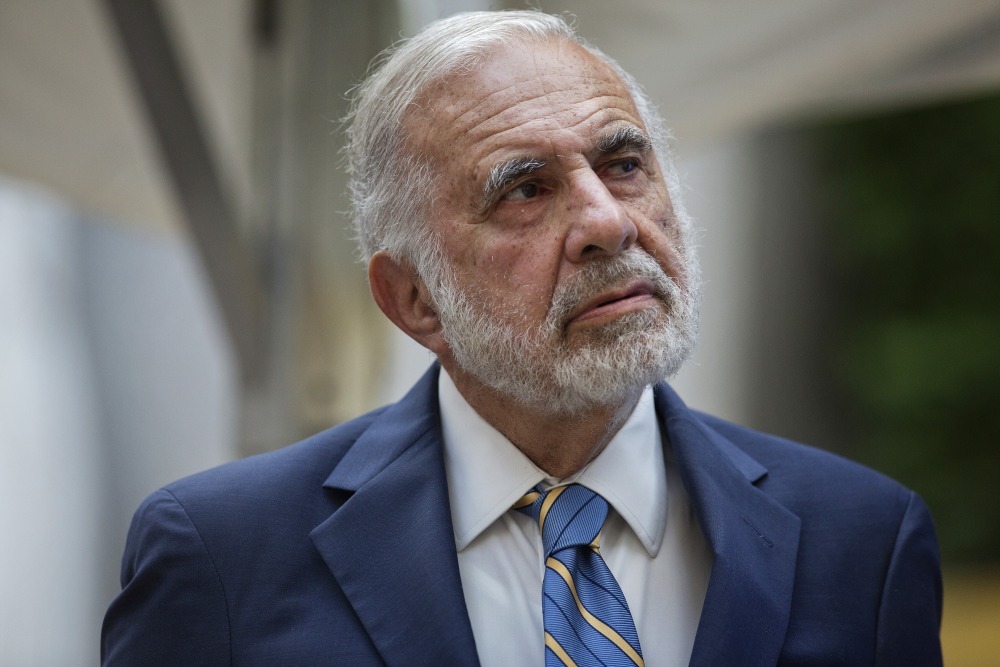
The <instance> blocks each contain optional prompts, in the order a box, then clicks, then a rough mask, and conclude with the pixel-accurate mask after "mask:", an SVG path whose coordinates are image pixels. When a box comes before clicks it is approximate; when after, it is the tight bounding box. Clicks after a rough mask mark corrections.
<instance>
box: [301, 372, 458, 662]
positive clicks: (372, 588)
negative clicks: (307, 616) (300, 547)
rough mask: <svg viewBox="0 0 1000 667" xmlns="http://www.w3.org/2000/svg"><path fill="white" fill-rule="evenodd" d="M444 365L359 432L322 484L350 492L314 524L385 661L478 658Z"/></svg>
mask: <svg viewBox="0 0 1000 667" xmlns="http://www.w3.org/2000/svg"><path fill="white" fill-rule="evenodd" d="M437 372H438V368H437V366H436V365H435V366H434V367H432V368H431V369H430V370H429V371H428V372H427V373H426V374H425V375H424V377H423V378H422V379H421V380H420V381H419V382H418V383H417V385H416V386H415V387H414V388H413V389H412V390H411V391H410V392H409V394H407V395H406V397H404V398H403V400H401V401H400V402H399V403H397V404H396V405H394V406H391V407H390V408H388V409H387V410H386V411H385V412H383V413H382V414H381V415H380V416H379V418H378V419H377V420H375V422H374V423H373V424H372V425H371V427H370V428H369V429H368V430H367V431H365V432H364V433H363V434H362V435H361V437H360V438H358V440H357V442H356V443H355V444H354V445H353V446H352V448H351V449H350V450H349V451H348V453H347V454H346V455H345V456H344V458H343V459H342V460H341V462H340V464H338V466H337V468H336V469H335V470H334V471H333V473H331V475H330V476H329V478H328V479H327V481H326V483H325V484H324V486H325V487H326V488H329V489H332V490H339V491H345V492H349V493H351V494H352V495H350V497H349V498H348V499H347V500H346V502H344V504H343V506H341V507H340V509H338V510H337V511H336V512H334V513H333V514H332V515H331V516H330V518H329V519H327V520H326V521H324V522H323V523H322V524H320V525H319V526H317V527H316V529H315V530H313V532H312V533H311V537H312V539H313V542H314V543H315V545H316V547H317V548H318V549H319V551H320V554H321V555H322V557H323V559H324V561H325V562H326V564H327V566H328V567H329V568H330V571H331V572H332V573H333V575H334V576H335V577H336V578H337V581H338V582H339V583H340V586H341V589H342V590H343V591H344V594H345V595H346V596H347V598H348V599H349V600H350V602H351V604H352V605H353V606H354V610H355V612H356V613H357V615H358V618H360V619H361V622H362V623H363V624H364V626H365V628H366V629H367V631H368V634H369V636H370V637H371V639H372V642H373V643H374V644H375V645H376V647H377V648H378V651H379V653H380V655H381V656H382V658H383V659H384V660H385V662H386V663H388V664H422V663H423V662H426V663H427V664H467V665H475V664H478V659H477V656H476V647H475V640H474V639H473V636H472V627H471V625H470V623H469V616H468V612H467V611H466V607H465V597H464V595H463V593H462V585H461V579H460V575H459V571H458V559H457V556H456V552H455V536H454V532H453V530H452V525H451V514H450V510H449V505H448V485H447V481H446V478H445V469H444V462H443V458H442V447H441V435H440V426H439V424H438V409H437V397H436V385H437ZM346 536H349V538H350V539H345V537H346Z"/></svg>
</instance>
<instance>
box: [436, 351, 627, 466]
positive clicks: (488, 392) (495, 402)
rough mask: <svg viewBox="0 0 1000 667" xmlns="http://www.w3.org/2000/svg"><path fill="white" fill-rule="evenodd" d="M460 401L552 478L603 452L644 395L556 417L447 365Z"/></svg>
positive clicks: (557, 414)
mask: <svg viewBox="0 0 1000 667" xmlns="http://www.w3.org/2000/svg"><path fill="white" fill-rule="evenodd" d="M446 370H447V371H448V375H449V376H451V379H452V381H453V382H454V383H455V387H456V388H457V389H458V391H459V393H461V394H462V397H463V398H465V400H466V401H467V402H468V403H469V405H471V406H472V408H473V409H474V410H475V411H476V412H477V413H479V415H480V416H481V417H482V418H483V419H485V420H486V421H487V422H489V423H490V424H491V425H492V426H493V427H494V428H495V429H497V430H498V431H500V432H501V433H502V434H503V435H504V436H505V437H506V438H507V439H508V440H510V441H511V442H512V443H513V444H514V446H515V447H517V448H518V449H519V450H521V452H523V453H524V455H525V456H527V457H528V458H529V459H530V460H531V462H532V463H534V464H535V465H536V466H538V467H539V468H541V469H542V470H544V471H545V472H546V473H547V474H549V475H550V476H552V477H556V478H559V479H562V478H565V477H569V476H570V475H573V474H575V473H577V472H579V471H580V470H582V469H583V468H584V466H586V465H587V464H588V463H590V462H591V461H593V460H594V458H595V457H597V455H598V454H600V453H601V452H602V451H604V448H605V447H607V446H608V443H609V442H611V439H612V438H613V437H614V436H615V434H616V433H617V432H618V431H619V429H621V427H622V425H624V424H625V422H626V421H627V420H628V418H629V416H630V415H631V414H632V410H633V409H634V408H635V405H636V403H637V402H638V400H639V396H640V395H641V394H642V387H638V388H636V389H635V390H634V391H633V392H632V393H631V394H630V395H628V396H627V397H625V399H624V400H622V401H621V402H619V403H615V404H611V405H594V406H592V407H591V408H590V409H588V410H586V411H585V412H583V413H572V414H565V413H553V412H549V411H545V410H540V409H536V408H535V407H533V406H528V405H524V404H523V403H520V402H518V401H515V400H513V399H512V398H510V397H509V396H506V395H504V394H501V393H499V392H497V391H496V390H494V389H492V388H490V387H487V386H486V385H484V384H483V383H482V382H480V381H479V380H477V379H476V378H474V377H472V376H471V375H469V374H468V373H465V372H464V371H463V370H462V369H461V368H458V367H457V366H455V365H454V364H448V365H447V366H446Z"/></svg>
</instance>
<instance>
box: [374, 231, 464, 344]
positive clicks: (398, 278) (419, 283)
mask: <svg viewBox="0 0 1000 667" xmlns="http://www.w3.org/2000/svg"><path fill="white" fill-rule="evenodd" d="M368 284H369V286H370V287H371V290H372V296H374V297H375V303H377V304H378V307H379V308H381V309H382V312H383V313H385V316H386V317H388V318H389V319H390V320H392V323H393V324H395V325H396V326H397V327H399V328H400V329H401V330H402V331H403V333H405V334H406V335H407V336H409V337H410V338H412V339H413V340H415V341H417V342H418V343H420V344H421V345H423V346H424V347H426V348H427V349H428V350H430V351H431V352H434V353H435V354H440V353H441V352H442V351H443V349H444V347H445V343H444V337H443V336H442V335H441V322H440V320H438V316H437V313H436V312H435V311H434V307H433V306H432V305H431V299H430V293H429V292H428V291H427V287H426V286H425V285H424V281H423V280H422V279H421V278H420V276H419V275H417V272H416V270H415V269H413V267H411V266H410V265H409V264H408V263H406V262H399V261H396V260H395V259H393V258H392V257H390V256H389V254H388V253H386V252H385V251H379V252H377V253H375V254H374V255H373V256H372V258H371V260H370V261H369V262H368Z"/></svg>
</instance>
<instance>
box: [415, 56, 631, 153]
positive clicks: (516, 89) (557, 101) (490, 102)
mask: <svg viewBox="0 0 1000 667" xmlns="http://www.w3.org/2000/svg"><path fill="white" fill-rule="evenodd" d="M621 122H629V123H631V124H632V125H635V126H637V127H640V128H641V127H643V124H642V119H641V118H640V116H639V113H638V111H637V109H636V105H635V102H634V100H633V98H632V95H631V91H630V90H629V89H628V87H627V86H626V85H625V84H624V82H622V80H621V79H620V78H619V76H618V75H617V73H616V72H615V71H614V70H613V69H612V68H611V67H610V66H608V65H607V64H606V63H605V62H603V61H601V60H600V59H598V58H597V57H596V56H594V55H593V54H591V53H590V52H589V51H587V50H586V49H584V48H583V47H581V46H580V45H578V44H576V43H575V42H572V41H571V40H567V39H558V40H548V41H544V42H538V43H531V44H524V45H510V46H506V47H500V48H497V49H494V50H492V51H491V52H489V53H488V54H486V55H485V56H484V57H483V59H482V60H481V61H480V62H479V63H478V64H477V66H476V67H474V68H473V69H471V70H466V71H463V72H461V73H459V74H455V75H452V76H446V77H443V78H442V79H439V80H438V81H436V82H434V83H432V84H430V85H429V86H427V88H425V90H424V91H422V93H421V94H419V95H418V96H417V98H416V100H415V101H414V103H413V105H412V106H411V107H410V109H408V111H407V116H406V125H407V126H408V127H407V129H408V130H409V132H410V136H411V140H415V141H416V142H417V143H421V144H423V146H422V147H421V148H422V149H423V150H428V149H429V150H430V152H432V153H433V152H437V149H440V148H441V147H442V141H444V142H445V144H446V145H448V146H457V145H468V146H470V147H471V146H472V145H474V144H477V143H480V142H484V141H485V142H488V143H489V144H491V149H495V148H500V147H510V148H511V149H512V150H513V149H516V148H517V147H518V146H520V147H523V148H525V149H529V148H531V144H532V143H533V142H534V141H536V140H538V139H540V138H541V137H542V136H543V135H544V134H545V133H546V132H552V131H558V130H564V129H565V130H570V131H574V130H575V131H578V132H579V133H581V134H587V135H593V134H595V133H597V132H598V131H601V129H602V127H603V126H605V125H609V124H612V123H621ZM595 140H596V138H595ZM480 147H482V146H480ZM535 148H537V146H536V147H535Z"/></svg>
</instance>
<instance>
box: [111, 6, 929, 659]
mask: <svg viewBox="0 0 1000 667" xmlns="http://www.w3.org/2000/svg"><path fill="white" fill-rule="evenodd" d="M350 140H351V145H350V160H351V175H352V193H353V195H354V205H355V222H356V225H357V231H358V234H359V237H360V239H361V244H362V250H363V253H364V255H365V256H366V258H367V259H368V271H369V280H370V284H371V289H372V294H373V295H374V297H375V300H376V302H377V303H378V305H379V307H380V308H381V309H382V311H383V312H384V313H385V314H386V316H387V317H388V318H389V319H390V320H392V322H393V323H394V324H395V325H396V326H398V327H399V328H400V329H402V330H403V331H404V332H406V333H407V334H408V335H409V336H411V337H412V338H414V339H415V340H416V341H417V342H419V343H420V344H421V345H423V346H424V347H426V348H428V349H429V350H431V351H433V352H434V354H435V355H436V356H437V358H438V360H439V362H440V364H439V365H438V364H435V366H434V367H433V368H431V369H430V370H429V371H428V372H427V374H426V375H425V376H424V378H423V379H422V380H420V382H419V383H418V384H417V385H416V386H415V387H414V388H413V389H412V390H411V391H410V393H409V394H408V395H407V396H406V397H405V398H404V399H403V400H401V401H400V402H399V403H397V404H395V405H392V406H389V407H386V408H383V409H381V410H377V411H375V412H373V413H370V414H368V415H365V416H363V417H360V418H358V419H356V420H354V421H352V422H349V423H346V424H343V425H341V426H338V427H336V428H334V429H331V430H329V431H327V432H324V433H321V434H319V435H317V436H314V437H313V438H310V439H308V440H306V441H304V442H302V443H299V444H297V445H294V446H292V447H289V448H287V449H284V450H280V451H277V452H275V453H272V454H268V455H264V456H260V457H255V458H252V459H248V460H245V461H241V462H237V463H234V464H230V465H227V466H223V467H221V468H218V469H215V470H211V471H208V472H205V473H201V474H200V475H196V476H194V477H191V478H188V479H186V480H182V481H180V482H177V483H175V484H172V485H170V486H168V487H166V488H164V489H162V490H160V491H158V492H157V493H155V494H154V495H152V496H151V497H150V498H149V499H148V500H147V501H146V502H145V503H144V505H143V506H142V507H141V508H140V510H139V511H138V512H137V513H136V518H135V520H134V522H133V525H132V529H131V532H130V535H129V540H128V545H127V547H126V553H125V558H124V564H123V570H122V583H123V590H122V593H121V595H120V596H119V597H118V598H117V599H116V600H115V601H114V603H113V604H112V606H111V608H110V610H109V612H108V616H107V619H106V621H105V627H104V638H103V652H104V659H105V661H106V662H107V663H111V664H129V665H131V664H143V663H147V662H155V663H164V664H195V663H197V664H229V663H239V664H343V665H367V664H383V663H388V664H404V665H412V664H433V665H473V664H478V663H482V664H492V665H530V664H542V663H543V662H544V663H546V664H566V665H573V664H577V665H599V664H605V665H621V664H624V665H636V664H638V665H642V664H647V665H683V664H698V665H771V664H776V663H781V664H820V663H822V664H845V665H866V664H884V665H897V664H898V665H922V664H938V663H940V661H941V657H940V648H939V644H938V638H937V637H938V624H939V618H940V604H941V591H940V575H939V562H938V555H937V547H936V543H935V538H934V532H933V528H932V525H931V521H930V517H929V515H928V512H927V510H926V508H925V506H924V504H923V503H922V502H921V501H920V499H919V498H917V497H916V496H915V495H914V494H913V493H912V492H911V491H909V490H907V489H904V488H902V487H901V486H899V485H898V484H896V483H894V482H892V481H890V480H888V479H886V478H885V477H882V476H880V475H878V474H877V473H874V472H872V471H869V470H867V469H864V468H862V467H860V466H858V465H855V464H852V463H849V462H847V461H844V460H841V459H838V458H836V457H834V456H831V455H829V454H825V453H821V452H819V451H815V450H812V449H808V448H805V447H802V446H800V445H795V444H792V443H789V442H786V441H783V440H779V439H777V438H774V437H771V436H767V435H763V434H760V433H756V432H753V431H749V430H747V429H744V428H741V427H739V426H735V425H733V424H729V423H726V422H724V421H721V420H719V419H716V418H713V417H709V416H707V415H704V414H701V413H697V412H693V411H691V410H689V409H688V408H687V407H685V405H684V404H683V403H682V402H681V401H680V399H679V398H678V397H677V396H676V395H675V394H674V393H673V392H672V391H671V390H670V389H669V388H668V387H667V386H666V385H665V384H663V383H662V382H660V380H661V378H664V377H668V376H670V375H672V374H673V373H675V372H676V371H677V369H678V368H679V366H680V365H681V363H682V362H683V361H684V360H685V359H686V358H687V357H688V356H689V355H690V353H691V350H692V347H693V345H694V339H695V333H696V328H697V326H696V313H697V306H698V291H699V290H698V270H697V266H696V262H695V258H694V248H693V245H692V242H691V239H690V234H689V230H690V224H689V222H688V220H687V217H686V214H685V212H684V208H683V206H682V204H681V199H680V188H679V185H678V182H677V179H676V176H675V175H674V172H673V170H672V168H671V165H670V162H669V159H668V155H667V150H666V147H665V145H664V133H663V130H662V128H661V125H660V121H659V119H658V118H657V117H656V114H655V112H654V110H653V107H652V105H651V104H650V103H649V101H648V100H647V99H646V97H645V96H644V95H643V93H642V92H641V91H640V90H639V88H638V86H637V85H636V83H635V82H634V81H633V80H632V79H631V78H630V77H629V76H628V75H627V74H625V73H624V72H623V71H622V70H621V69H620V68H619V67H618V66H617V65H616V64H615V63H614V62H612V61H611V60H609V59H608V58H607V57H605V56H604V55H602V54H601V53H599V52H597V51H596V50H595V49H593V48H591V47H589V46H587V45H586V44H584V43H582V42H581V40H579V39H578V38H577V37H576V36H575V35H574V34H573V32H572V30H571V29H570V28H569V27H568V26H567V25H566V24H565V23H564V22H563V21H562V20H561V19H558V18H555V17H551V16H547V15H544V14H541V13H536V12H504V13H474V14H465V15H459V16H456V17H452V18H450V19H446V20H444V21H440V22H438V23H435V24H433V25H431V26H430V27H429V28H427V29H426V30H425V31H424V32H423V33H421V34H419V35H417V36H416V37H414V38H413V39H411V40H409V41H407V42H405V43H403V44H401V45H399V46H398V47H396V48H395V49H394V50H392V51H391V52H390V54H389V55H388V56H387V57H386V58H385V60H384V61H383V62H382V64H381V66H380V67H378V68H377V69H375V70H374V72H373V73H372V74H371V75H370V76H369V78H368V79H367V81H366V82H365V83H364V84H363V85H362V86H361V87H360V88H359V90H358V91H357V94H356V99H355V106H354V111H353V117H352V124H351V128H350Z"/></svg>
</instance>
